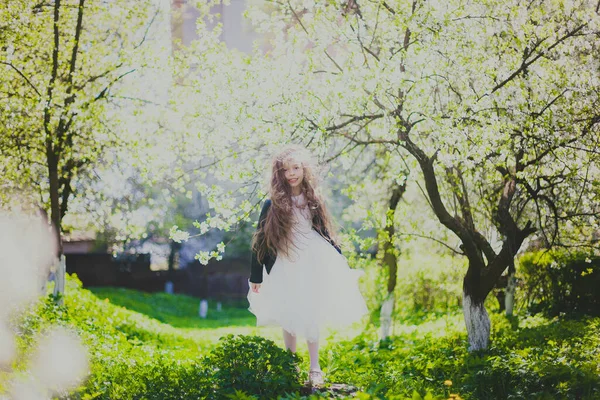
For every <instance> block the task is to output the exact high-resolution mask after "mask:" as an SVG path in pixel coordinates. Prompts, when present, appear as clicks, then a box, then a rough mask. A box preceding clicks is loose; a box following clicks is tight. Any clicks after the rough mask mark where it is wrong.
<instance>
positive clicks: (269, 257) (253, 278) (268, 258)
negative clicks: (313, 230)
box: [250, 199, 342, 283]
mask: <svg viewBox="0 0 600 400" xmlns="http://www.w3.org/2000/svg"><path fill="white" fill-rule="evenodd" d="M270 207H271V200H270V199H267V200H266V201H265V204H264V205H263V208H262V210H261V212H260V217H259V218H258V227H257V228H256V229H257V230H258V229H260V228H262V227H263V225H264V224H265V220H266V219H267V213H268V212H269V208H270ZM317 232H318V231H317ZM322 236H323V237H324V238H325V240H327V241H328V242H329V243H331V245H332V246H333V247H334V248H335V249H336V250H337V252H338V253H340V254H342V250H341V249H340V248H339V247H338V246H337V245H336V244H335V243H333V242H332V240H331V237H329V233H328V232H327V231H325V232H324V233H323V235H322ZM276 259H277V254H273V253H272V252H271V251H267V253H266V254H265V256H264V260H262V261H263V262H262V264H261V263H260V262H259V261H258V257H257V254H256V251H254V250H252V264H251V268H250V282H252V283H262V281H263V264H264V266H265V269H266V270H267V274H268V273H270V272H271V268H273V264H275V260H276Z"/></svg>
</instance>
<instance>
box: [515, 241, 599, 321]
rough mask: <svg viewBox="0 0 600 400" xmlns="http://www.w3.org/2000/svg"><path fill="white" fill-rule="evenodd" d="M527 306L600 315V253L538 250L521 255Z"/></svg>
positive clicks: (549, 311) (535, 309) (552, 311)
mask: <svg viewBox="0 0 600 400" xmlns="http://www.w3.org/2000/svg"><path fill="white" fill-rule="evenodd" d="M519 265H520V268H519V274H520V277H521V280H522V287H523V291H524V293H525V296H526V298H525V301H526V303H527V304H526V307H527V308H528V309H529V310H530V311H531V312H532V313H537V312H545V313H546V314H548V315H550V316H556V315H559V314H560V313H565V314H567V315H569V316H578V315H584V314H585V315H594V316H600V291H599V290H598V287H600V257H595V256H593V255H590V254H587V253H567V252H561V251H552V252H548V251H539V252H532V253H527V254H525V255H523V256H522V257H521V258H520V259H519Z"/></svg>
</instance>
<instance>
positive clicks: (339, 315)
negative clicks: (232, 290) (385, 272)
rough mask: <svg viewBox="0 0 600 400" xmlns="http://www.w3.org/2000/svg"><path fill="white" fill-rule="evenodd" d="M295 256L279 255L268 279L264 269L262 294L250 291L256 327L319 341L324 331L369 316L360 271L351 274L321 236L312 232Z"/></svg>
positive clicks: (344, 260)
mask: <svg viewBox="0 0 600 400" xmlns="http://www.w3.org/2000/svg"><path fill="white" fill-rule="evenodd" d="M291 253H292V254H291V255H290V256H289V258H287V257H282V256H278V257H277V260H276V261H275V264H274V265H273V268H272V269H271V273H270V274H267V272H266V270H263V282H262V285H261V287H260V290H259V293H254V292H252V291H251V290H249V292H248V301H249V303H250V308H249V310H250V311H251V312H252V313H253V314H254V315H256V322H257V325H259V326H260V325H276V326H281V327H282V328H283V329H285V330H286V331H288V332H289V333H291V334H293V335H295V336H300V337H303V338H306V339H307V340H310V341H315V340H317V339H318V338H319V336H320V334H321V332H322V331H323V330H324V329H326V328H333V329H340V328H344V327H347V326H349V325H352V324H353V323H356V322H358V321H359V320H360V319H361V318H362V317H363V316H364V315H365V314H367V312H368V310H367V306H366V304H365V300H364V298H363V297H362V295H361V293H360V290H359V287H358V279H359V277H360V275H361V274H362V271H360V270H353V269H350V267H349V266H348V263H347V262H346V259H345V258H344V257H343V256H342V255H341V254H339V253H338V252H337V251H336V250H335V248H334V247H333V246H332V245H331V244H330V243H329V242H327V241H326V240H325V239H323V237H321V235H319V234H318V233H317V232H316V231H314V230H311V231H310V233H308V234H305V235H304V240H302V243H301V244H300V246H298V248H295V249H294V250H293V251H292V252H291Z"/></svg>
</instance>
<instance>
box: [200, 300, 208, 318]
mask: <svg viewBox="0 0 600 400" xmlns="http://www.w3.org/2000/svg"><path fill="white" fill-rule="evenodd" d="M198 315H199V316H200V318H206V316H207V315H208V300H206V299H202V300H200V306H199V308H198Z"/></svg>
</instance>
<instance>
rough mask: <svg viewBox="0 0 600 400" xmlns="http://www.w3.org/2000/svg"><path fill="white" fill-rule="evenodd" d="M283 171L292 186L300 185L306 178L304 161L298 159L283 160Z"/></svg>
mask: <svg viewBox="0 0 600 400" xmlns="http://www.w3.org/2000/svg"><path fill="white" fill-rule="evenodd" d="M283 171H284V176H285V180H286V181H287V183H288V184H289V185H290V186H291V187H292V189H294V188H296V187H300V185H301V184H302V180H303V179H304V167H302V163H301V162H298V161H296V160H293V159H291V160H286V161H284V162H283Z"/></svg>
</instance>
